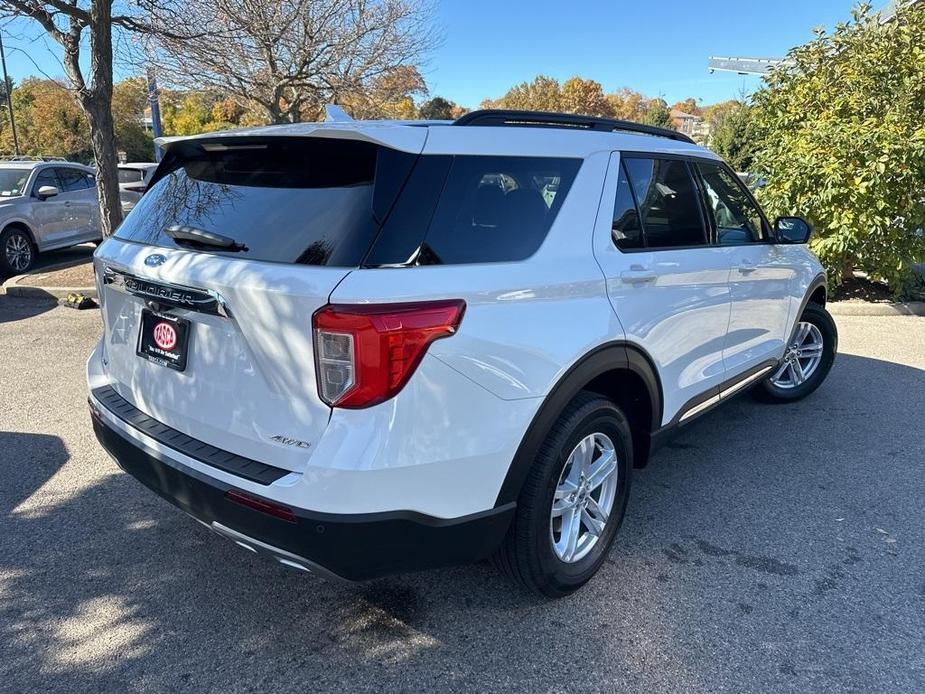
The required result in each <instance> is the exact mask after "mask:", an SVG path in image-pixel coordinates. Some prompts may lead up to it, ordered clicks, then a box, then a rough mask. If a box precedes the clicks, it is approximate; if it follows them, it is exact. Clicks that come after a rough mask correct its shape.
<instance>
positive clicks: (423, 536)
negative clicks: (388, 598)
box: [91, 408, 515, 581]
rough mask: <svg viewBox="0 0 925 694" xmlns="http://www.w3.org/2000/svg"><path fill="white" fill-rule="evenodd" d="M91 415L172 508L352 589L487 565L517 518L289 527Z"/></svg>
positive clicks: (307, 518)
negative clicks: (356, 584) (396, 577)
mask: <svg viewBox="0 0 925 694" xmlns="http://www.w3.org/2000/svg"><path fill="white" fill-rule="evenodd" d="M91 412H92V408H91ZM93 415H94V416H93V428H94V430H95V432H96V437H97V438H98V439H99V441H100V443H101V444H102V445H103V447H104V448H105V449H106V450H107V451H108V452H109V453H110V455H112V456H113V457H114V458H115V459H116V461H117V462H118V464H119V466H120V467H121V468H122V469H123V470H125V471H126V472H127V473H129V474H130V475H132V476H134V477H135V478H137V479H138V480H139V481H141V482H142V483H143V484H144V485H146V486H147V487H149V488H150V489H151V490H153V491H155V492H156V493H157V494H159V495H160V496H162V497H164V498H165V499H167V500H168V501H170V502H171V503H172V504H174V505H176V506H178V507H179V508H181V509H182V510H184V511H186V512H187V513H189V514H190V515H192V516H193V517H195V518H197V519H199V520H201V521H203V522H204V523H207V524H209V525H211V524H212V523H214V522H217V523H220V524H222V525H223V526H226V527H228V528H232V529H233V530H235V531H237V532H239V533H242V534H244V535H247V536H249V537H252V538H254V539H256V540H259V541H261V542H264V543H266V544H269V545H272V546H274V547H278V548H280V549H283V550H285V551H287V552H290V553H292V554H295V555H298V556H300V557H304V558H306V559H308V560H310V561H311V562H313V563H315V564H318V565H320V566H322V567H324V568H325V569H327V570H328V571H330V572H331V573H334V574H336V575H337V576H340V577H341V578H344V579H347V580H350V581H364V580H369V579H373V578H379V577H381V576H387V575H390V574H396V573H404V572H408V571H418V570H422V569H430V568H436V567H441V566H453V565H457V564H468V563H472V562H476V561H479V560H481V559H484V558H486V557H488V556H489V555H490V554H491V553H492V552H493V551H494V550H495V549H497V547H498V546H499V545H500V544H501V541H502V540H503V538H504V535H505V533H506V532H507V529H508V526H509V525H510V522H511V519H512V518H513V514H514V508H515V504H513V503H511V504H506V505H504V506H500V507H497V508H494V509H491V510H489V511H485V512H482V513H477V514H473V515H470V516H464V517H462V518H457V519H450V520H446V519H441V518H433V517H431V516H426V515H423V514H420V513H413V512H407V513H406V512H387V513H372V514H328V513H313V512H310V511H304V510H300V509H293V511H294V512H295V514H296V522H295V523H291V522H287V521H284V520H280V519H278V518H274V517H272V516H269V515H267V514H264V513H261V512H260V511H256V510H253V509H251V508H248V507H245V506H242V505H240V504H237V503H235V502H233V501H230V500H228V499H227V498H226V496H225V493H226V492H227V491H228V490H229V489H233V488H234V487H232V486H230V485H227V484H224V483H222V482H219V481H218V480H215V479H213V478H211V477H208V476H205V475H202V474H200V473H199V472H197V471H195V470H192V469H189V468H185V467H183V466H180V465H179V464H177V463H167V462H164V461H163V460H161V459H160V458H159V457H158V456H157V454H155V453H153V452H149V451H147V450H145V449H144V448H141V447H140V446H138V444H137V443H135V442H134V441H133V440H131V439H129V438H127V437H126V436H125V435H124V434H122V433H121V432H119V431H118V430H117V429H115V428H113V427H112V426H110V425H109V424H108V423H107V422H105V421H104V420H103V418H102V417H100V416H99V415H98V414H97V413H93Z"/></svg>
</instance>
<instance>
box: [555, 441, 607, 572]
mask: <svg viewBox="0 0 925 694" xmlns="http://www.w3.org/2000/svg"><path fill="white" fill-rule="evenodd" d="M618 470H619V466H618V464H617V454H616V450H615V449H614V445H613V441H611V440H610V437H608V436H607V435H606V434H602V433H600V432H597V433H594V434H589V435H588V436H585V437H584V438H583V439H582V440H581V441H580V442H579V443H578V445H577V446H575V448H574V450H573V451H572V452H571V454H570V455H569V457H568V460H567V461H566V463H565V466H564V467H563V468H562V474H561V475H560V476H559V482H558V484H557V485H556V491H555V494H554V495H553V502H552V509H551V511H550V514H549V537H550V541H551V542H552V548H553V551H554V552H555V554H556V556H557V557H558V558H559V559H561V560H562V561H564V562H566V563H568V564H572V563H574V562H577V561H580V560H581V559H583V558H584V557H586V556H587V555H588V553H589V552H590V551H591V550H592V549H593V548H594V546H595V545H596V544H597V542H598V540H600V538H601V537H602V536H603V534H604V530H605V528H606V527H607V522H608V520H609V519H610V514H611V512H612V511H613V505H614V500H615V499H616V498H617V489H618V487H619V483H620V479H619V472H618Z"/></svg>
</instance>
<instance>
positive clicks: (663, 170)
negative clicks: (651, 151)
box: [624, 157, 706, 248]
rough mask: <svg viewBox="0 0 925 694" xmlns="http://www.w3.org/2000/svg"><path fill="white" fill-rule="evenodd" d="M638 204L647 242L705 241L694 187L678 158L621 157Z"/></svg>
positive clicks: (665, 244) (675, 244)
mask: <svg viewBox="0 0 925 694" xmlns="http://www.w3.org/2000/svg"><path fill="white" fill-rule="evenodd" d="M624 163H625V165H626V172H627V175H628V177H629V181H630V184H631V185H632V188H633V192H634V193H635V194H636V200H637V201H638V204H639V211H640V216H641V218H642V228H643V231H644V233H645V240H646V246H647V247H649V248H673V247H683V246H703V245H706V232H705V229H704V226H703V219H702V217H701V214H700V203H699V201H698V193H697V189H696V187H695V185H694V180H693V178H692V177H691V174H690V170H689V169H688V166H687V164H686V163H685V162H684V161H681V160H679V159H649V158H637V157H631V158H630V157H628V158H626V159H624Z"/></svg>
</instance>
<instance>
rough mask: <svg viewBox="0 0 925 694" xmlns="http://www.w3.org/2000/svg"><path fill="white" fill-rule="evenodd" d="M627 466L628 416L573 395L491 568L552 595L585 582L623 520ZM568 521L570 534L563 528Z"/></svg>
mask: <svg viewBox="0 0 925 694" xmlns="http://www.w3.org/2000/svg"><path fill="white" fill-rule="evenodd" d="M611 454H612V455H611ZM608 456H610V457H608ZM611 458H612V462H611V463H608V460H611ZM632 468H633V438H632V433H631V430H630V425H629V421H628V420H627V418H626V417H625V416H624V414H623V413H622V412H621V411H620V410H619V408H617V406H616V405H614V403H612V402H611V401H610V400H607V399H606V398H603V397H601V396H599V395H597V394H594V393H587V392H582V393H579V394H578V396H576V397H575V399H574V400H573V401H572V402H571V403H570V404H569V405H568V406H567V407H566V408H565V410H564V411H563V412H562V414H561V415H560V416H559V419H558V420H557V421H556V423H555V424H554V425H553V427H552V429H551V430H550V431H549V434H548V435H547V436H546V439H545V441H544V442H543V444H542V446H541V447H540V450H539V453H538V454H537V456H536V459H535V460H534V462H533V466H532V467H531V469H530V472H529V473H528V475H527V479H526V481H525V482H524V486H523V489H522V490H521V492H520V497H519V498H518V501H517V511H516V514H515V516H514V521H513V522H512V524H511V527H510V529H509V530H508V534H507V536H506V537H505V539H504V542H503V543H502V545H501V548H500V549H499V550H498V552H497V553H496V554H495V556H494V558H493V562H494V564H495V566H497V567H498V568H499V569H500V570H501V571H502V572H503V573H504V574H506V575H507V576H509V577H510V578H512V579H514V580H516V581H518V582H519V583H521V584H523V585H524V586H526V587H527V588H529V589H530V590H532V591H534V592H536V593H539V594H540V595H543V596H546V597H550V598H558V597H562V596H564V595H568V594H569V593H571V592H573V591H575V590H577V589H578V588H580V587H581V586H583V585H584V584H585V583H587V582H588V580H589V579H590V578H591V577H592V576H594V574H595V573H597V571H598V569H599V568H600V567H601V564H603V562H604V560H605V559H606V558H607V554H608V551H609V550H610V547H611V545H612V544H613V541H614V538H615V537H616V534H617V530H618V529H619V527H620V525H621V523H622V522H623V515H624V513H625V512H626V504H627V499H628V498H629V489H630V473H631V471H632ZM608 471H610V473H609V474H608ZM584 472H588V473H589V474H588V475H585V474H584ZM598 480H603V481H601V482H600V483H599V484H598V485H597V486H594V485H595V484H596V483H597V482H598ZM573 489H574V492H572V490H573ZM570 492H572V493H570ZM570 497H571V498H570ZM554 503H555V505H556V507H555V508H554ZM585 514H587V516H586V515H585ZM602 518H603V519H604V520H603V524H602V525H601V519H602ZM573 522H574V523H576V525H575V526H574V527H577V528H578V530H577V534H575V535H574V536H573V534H572V533H567V529H571V528H572V527H573V525H572V523H573ZM591 525H594V526H595V528H594V530H592V529H591ZM557 527H558V530H557ZM570 549H571V550H572V551H571V552H569V550H570Z"/></svg>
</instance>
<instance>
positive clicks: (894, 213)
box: [753, 2, 925, 295]
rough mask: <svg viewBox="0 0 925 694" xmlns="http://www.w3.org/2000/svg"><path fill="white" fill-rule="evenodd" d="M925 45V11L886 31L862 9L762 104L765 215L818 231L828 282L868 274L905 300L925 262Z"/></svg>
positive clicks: (815, 44)
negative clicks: (799, 220) (804, 221)
mask: <svg viewBox="0 0 925 694" xmlns="http://www.w3.org/2000/svg"><path fill="white" fill-rule="evenodd" d="M923 36H925V4H923V3H921V2H920V3H915V4H906V3H901V4H899V5H898V6H897V11H896V14H895V15H894V17H893V18H892V19H890V20H888V21H885V22H884V21H881V19H880V17H879V16H878V15H876V14H874V13H872V12H871V11H870V7H869V6H861V7H860V8H859V9H857V10H855V12H854V17H853V21H852V22H850V23H846V24H840V25H838V26H837V27H836V28H835V29H834V31H833V32H832V33H831V34H829V33H825V32H823V31H821V30H820V31H818V32H817V36H816V38H815V40H813V41H812V42H810V43H808V44H806V45H804V46H800V47H798V48H795V49H793V50H792V51H791V52H790V55H789V57H790V58H791V59H792V61H793V63H792V66H790V67H785V68H783V69H779V70H777V71H775V72H774V73H772V74H771V75H770V77H769V78H768V80H767V86H766V88H764V89H762V90H760V91H759V92H758V93H756V94H755V95H754V97H753V104H754V108H755V113H754V116H755V117H754V126H755V133H756V137H757V138H758V140H759V148H758V152H757V154H756V167H755V168H756V170H758V171H760V172H761V173H762V174H763V175H764V176H765V177H766V179H767V186H766V187H765V188H764V189H763V190H762V191H761V193H762V197H763V199H764V203H765V205H766V206H767V208H768V210H769V212H770V213H771V214H792V213H799V214H803V215H805V216H807V217H808V218H809V219H810V221H812V223H813V224H814V225H815V227H816V235H815V238H814V239H813V241H812V248H813V250H814V251H815V252H816V253H817V254H818V255H819V258H820V259H821V260H822V261H823V263H824V264H825V265H826V267H827V268H828V270H829V278H830V281H833V282H838V281H839V280H841V279H842V278H843V277H847V276H849V274H850V272H851V271H852V270H853V269H860V270H864V271H866V272H868V273H869V274H870V275H872V276H873V277H875V278H880V279H883V280H886V281H887V282H888V283H889V285H890V287H891V289H892V290H893V292H894V293H895V294H897V295H901V294H903V293H905V292H907V291H909V289H910V288H911V286H912V284H913V282H914V281H915V274H914V272H913V268H912V265H913V263H914V262H915V261H917V260H921V259H922V258H923V257H925V233H923V231H922V229H923V228H925V185H923V181H925V44H923V42H922V37H923Z"/></svg>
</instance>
